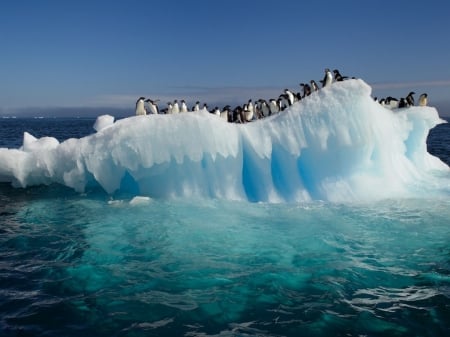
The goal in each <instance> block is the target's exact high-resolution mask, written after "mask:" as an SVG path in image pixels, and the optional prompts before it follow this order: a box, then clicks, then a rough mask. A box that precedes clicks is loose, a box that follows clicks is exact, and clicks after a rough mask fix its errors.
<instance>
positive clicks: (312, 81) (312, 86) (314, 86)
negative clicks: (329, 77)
mask: <svg viewBox="0 0 450 337" xmlns="http://www.w3.org/2000/svg"><path fill="white" fill-rule="evenodd" d="M310 83H311V88H312V90H313V91H319V86H318V85H317V83H316V81H314V80H311V81H310Z"/></svg>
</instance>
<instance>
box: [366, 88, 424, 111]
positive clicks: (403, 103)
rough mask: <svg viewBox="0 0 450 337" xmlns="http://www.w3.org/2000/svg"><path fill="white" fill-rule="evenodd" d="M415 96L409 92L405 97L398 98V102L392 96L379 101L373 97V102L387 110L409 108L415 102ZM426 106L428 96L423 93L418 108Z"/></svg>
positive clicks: (412, 92)
mask: <svg viewBox="0 0 450 337" xmlns="http://www.w3.org/2000/svg"><path fill="white" fill-rule="evenodd" d="M415 94H416V93H415V92H414V91H411V92H410V93H409V94H408V95H407V96H406V97H402V98H400V100H398V99H397V98H394V97H392V96H388V97H386V98H382V99H380V100H378V99H377V98H376V97H375V98H374V100H375V101H376V102H378V103H380V104H381V105H382V106H384V107H385V108H388V109H398V108H408V107H410V106H414V105H415V102H414V95H415ZM427 104H428V94H426V93H423V94H421V95H420V97H419V106H426V105H427Z"/></svg>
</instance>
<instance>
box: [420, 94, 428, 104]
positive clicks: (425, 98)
mask: <svg viewBox="0 0 450 337" xmlns="http://www.w3.org/2000/svg"><path fill="white" fill-rule="evenodd" d="M427 104H428V94H425V93H423V94H422V95H420V97H419V106H427Z"/></svg>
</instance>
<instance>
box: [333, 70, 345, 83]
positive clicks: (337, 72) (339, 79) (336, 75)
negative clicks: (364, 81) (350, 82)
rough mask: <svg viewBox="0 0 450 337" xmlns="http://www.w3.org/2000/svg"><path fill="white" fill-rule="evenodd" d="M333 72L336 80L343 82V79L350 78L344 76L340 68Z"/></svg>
mask: <svg viewBox="0 0 450 337" xmlns="http://www.w3.org/2000/svg"><path fill="white" fill-rule="evenodd" d="M333 73H334V79H335V80H336V82H342V81H343V80H346V79H348V76H342V75H341V73H340V72H339V70H337V69H334V70H333Z"/></svg>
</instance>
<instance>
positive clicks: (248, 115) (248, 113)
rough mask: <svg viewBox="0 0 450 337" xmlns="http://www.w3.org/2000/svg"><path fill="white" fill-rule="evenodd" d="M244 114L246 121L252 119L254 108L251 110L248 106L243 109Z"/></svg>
mask: <svg viewBox="0 0 450 337" xmlns="http://www.w3.org/2000/svg"><path fill="white" fill-rule="evenodd" d="M243 114H244V123H245V122H251V121H252V119H253V116H254V113H253V110H249V109H248V107H247V109H244V110H243Z"/></svg>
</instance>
